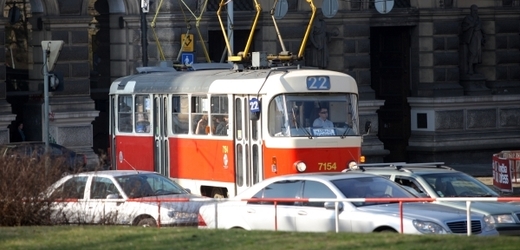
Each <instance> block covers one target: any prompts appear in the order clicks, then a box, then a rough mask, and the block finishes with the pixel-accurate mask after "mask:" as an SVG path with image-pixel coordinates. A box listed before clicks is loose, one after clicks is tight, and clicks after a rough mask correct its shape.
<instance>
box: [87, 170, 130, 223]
mask: <svg viewBox="0 0 520 250" xmlns="http://www.w3.org/2000/svg"><path fill="white" fill-rule="evenodd" d="M123 204H124V202H123V200H122V195H121V193H120V192H119V190H118V189H117V187H116V185H115V184H114V181H113V180H112V179H110V178H107V177H99V176H96V177H94V178H93V179H92V183H91V185H90V194H89V200H88V210H89V215H90V218H91V219H92V221H93V223H100V224H119V223H120V222H119V221H120V220H121V219H122V218H120V217H121V216H122V215H123V211H120V210H121V209H122V208H123V207H124V206H123Z"/></svg>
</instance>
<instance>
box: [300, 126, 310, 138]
mask: <svg viewBox="0 0 520 250" xmlns="http://www.w3.org/2000/svg"><path fill="white" fill-rule="evenodd" d="M298 129H303V131H305V134H307V138H309V139H312V134H311V133H310V132H309V131H307V129H306V128H302V127H300V128H298Z"/></svg>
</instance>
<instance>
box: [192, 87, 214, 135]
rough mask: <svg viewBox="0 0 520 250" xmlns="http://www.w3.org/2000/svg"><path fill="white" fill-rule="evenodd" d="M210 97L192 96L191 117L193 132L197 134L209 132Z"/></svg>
mask: <svg viewBox="0 0 520 250" xmlns="http://www.w3.org/2000/svg"><path fill="white" fill-rule="evenodd" d="M208 108H209V103H208V98H207V96H192V97H191V117H192V118H193V123H192V124H193V126H192V133H193V134H196V135H205V134H209V126H210V122H209V118H210V117H209V116H208Z"/></svg>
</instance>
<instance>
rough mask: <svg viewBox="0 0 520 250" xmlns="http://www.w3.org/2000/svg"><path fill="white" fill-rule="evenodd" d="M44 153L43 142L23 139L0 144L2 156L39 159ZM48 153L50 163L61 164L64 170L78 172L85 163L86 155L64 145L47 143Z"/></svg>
mask: <svg viewBox="0 0 520 250" xmlns="http://www.w3.org/2000/svg"><path fill="white" fill-rule="evenodd" d="M44 154H45V142H41V141H24V142H14V143H8V144H3V145H0V156H2V157H6V156H8V157H30V158H32V159H36V160H40V158H41V156H43V155H44ZM49 155H50V159H51V163H53V164H63V165H64V166H66V167H67V169H66V170H65V171H69V172H79V171H82V170H84V168H85V167H86V165H87V157H86V155H84V154H80V153H76V152H74V151H73V150H70V149H68V148H66V147H64V146H61V145H58V144H55V143H49Z"/></svg>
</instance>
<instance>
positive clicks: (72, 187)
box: [52, 176, 88, 199]
mask: <svg viewBox="0 0 520 250" xmlns="http://www.w3.org/2000/svg"><path fill="white" fill-rule="evenodd" d="M87 179H88V177H86V176H77V177H72V178H71V179H69V180H67V181H66V182H64V183H63V184H62V185H61V186H60V187H58V188H57V189H56V190H55V191H54V192H53V193H52V195H53V197H55V198H58V199H83V197H84V195H85V186H86V185H87Z"/></svg>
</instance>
